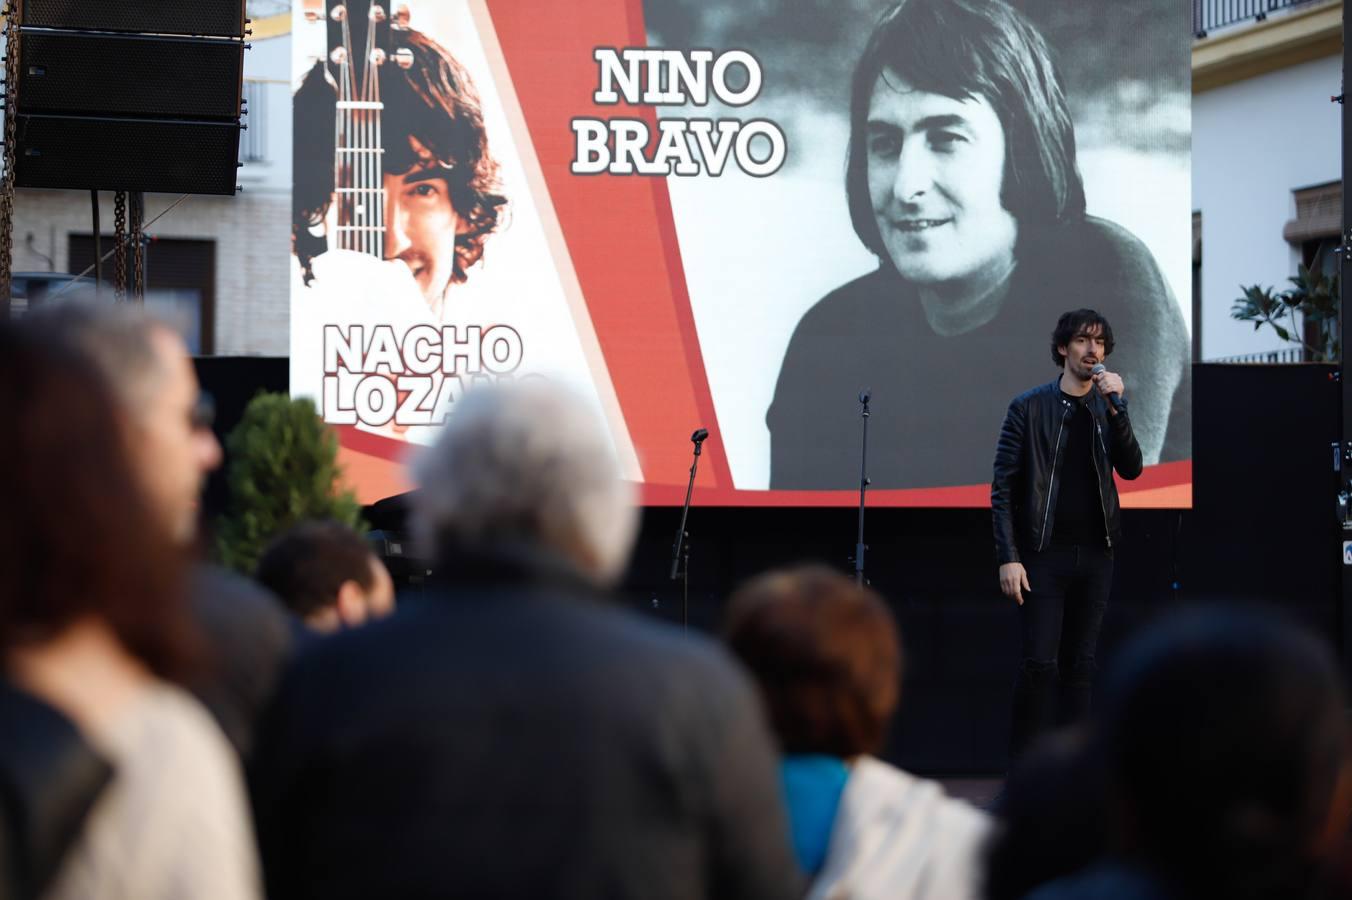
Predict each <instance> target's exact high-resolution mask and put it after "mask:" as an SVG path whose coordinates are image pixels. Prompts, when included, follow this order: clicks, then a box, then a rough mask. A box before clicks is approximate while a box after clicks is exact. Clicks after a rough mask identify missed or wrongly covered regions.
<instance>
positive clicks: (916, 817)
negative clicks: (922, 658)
mask: <svg viewBox="0 0 1352 900" xmlns="http://www.w3.org/2000/svg"><path fill="white" fill-rule="evenodd" d="M724 637H725V639H726V640H727V642H728V645H729V647H730V648H731V649H732V651H733V653H734V654H736V656H737V657H738V658H739V659H740V660H741V661H742V663H743V664H745V665H746V667H747V668H748V669H750V670H751V673H752V675H753V676H754V677H755V679H756V682H757V685H758V686H759V688H760V692H761V696H762V697H763V698H764V700H765V705H766V707H767V709H768V710H769V714H770V721H771V725H772V726H773V728H774V732H775V735H776V737H777V738H778V740H779V746H780V750H781V752H782V753H783V754H784V756H783V762H782V763H781V766H780V771H781V777H782V781H783V786H784V790H785V793H786V796H787V798H788V805H789V819H790V823H791V825H792V833H793V840H794V848H795V850H796V851H797V855H798V860H799V862H800V863H801V864H802V866H803V868H804V869H805V870H806V871H807V872H808V873H809V874H811V875H812V876H814V881H813V884H812V887H811V890H810V891H809V893H808V897H810V898H821V900H824V898H828V897H851V898H855V900H870V898H878V900H882V898H889V900H905V898H912V900H920V898H932V900H962V898H975V897H977V896H978V895H979V892H978V886H979V878H978V875H979V871H980V867H979V860H978V853H979V849H980V846H981V843H982V841H983V840H984V839H985V837H986V834H987V831H988V825H987V820H986V817H985V816H984V815H983V814H982V813H980V812H978V811H977V810H976V809H974V808H972V807H970V806H968V805H967V804H966V803H963V802H961V801H958V800H953V799H950V798H949V797H947V796H945V795H944V792H943V788H942V787H940V786H939V785H938V784H937V783H935V782H932V781H926V780H924V779H921V778H916V777H915V776H913V775H910V774H908V773H906V772H903V771H901V770H900V769H897V768H895V767H893V766H890V765H888V764H887V763H885V762H883V761H882V760H880V759H878V758H877V757H876V756H874V755H873V754H876V753H878V752H879V751H880V750H881V749H882V747H883V744H884V742H885V738H886V735H887V727H888V724H889V723H890V722H891V719H892V715H893V713H894V712H895V711H896V707H897V700H898V696H899V693H900V686H901V643H900V639H899V637H898V635H897V630H896V624H895V622H894V620H893V618H892V614H891V613H890V612H889V611H888V609H887V606H886V605H885V604H884V603H883V601H882V599H881V598H880V597H879V596H878V595H877V594H876V593H874V592H873V591H872V590H870V589H869V588H865V587H860V586H858V585H856V584H855V583H854V582H853V581H851V580H850V579H848V578H846V577H845V576H844V575H841V574H840V573H838V572H835V571H833V570H831V569H827V568H825V567H822V566H801V567H798V568H793V569H787V570H784V571H779V572H771V573H769V574H766V575H762V576H760V577H759V578H755V579H753V580H752V581H751V582H749V583H748V584H746V585H745V586H743V587H742V588H740V589H739V590H738V591H737V592H736V593H735V594H734V595H733V597H732V599H731V601H730V603H729V607H728V613H727V621H726V624H725V625H724Z"/></svg>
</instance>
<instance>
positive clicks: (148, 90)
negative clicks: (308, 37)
mask: <svg viewBox="0 0 1352 900" xmlns="http://www.w3.org/2000/svg"><path fill="white" fill-rule="evenodd" d="M15 5H16V6H17V10H16V11H15V19H14V24H16V25H18V26H19V27H18V31H17V37H18V43H17V46H18V50H19V53H18V60H19V67H18V72H17V75H18V77H17V80H16V87H17V109H16V110H15V112H16V125H17V134H16V138H17V140H16V146H15V166H14V175H15V184H17V185H18V186H20V187H44V188H72V189H86V190H105V191H118V190H125V191H164V192H172V193H206V194H233V193H234V192H235V175H236V169H237V167H238V163H237V160H238V158H239V131H240V113H241V94H242V87H243V84H242V81H243V74H244V49H245V44H244V42H243V32H244V3H243V0H194V2H192V3H183V2H181V0H121V2H117V3H105V2H96V3H90V2H88V0H19V2H17V3H16V4H15Z"/></svg>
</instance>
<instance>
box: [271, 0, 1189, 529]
mask: <svg viewBox="0 0 1352 900" xmlns="http://www.w3.org/2000/svg"><path fill="white" fill-rule="evenodd" d="M1187 16H1188V9H1187V7H1186V5H1185V4H1179V3H1176V2H1171V0H1150V2H1134V3H1129V4H1124V3H1120V2H1118V0H1076V2H1074V3H1066V2H1064V0H1010V2H1001V0H902V2H895V0H893V2H876V0H829V2H828V0H755V2H751V0H648V2H638V0H539V2H529V3H526V2H520V0H438V2H435V3H433V2H430V0H427V2H421V3H419V2H417V0H413V2H409V3H407V4H403V3H394V4H388V3H386V2H384V0H377V2H375V3H371V2H369V0H351V2H339V0H306V2H304V3H300V4H297V6H296V9H295V12H294V17H295V18H294V23H293V31H292V34H293V62H294V68H293V75H294V79H293V82H294V83H293V88H294V121H295V132H294V141H295V160H294V193H293V227H292V285H293V287H292V324H291V381H292V392H293V394H296V395H298V396H309V397H312V398H314V400H315V402H316V405H317V406H318V408H319V409H320V410H321V411H322V414H323V416H324V418H325V420H326V421H328V422H329V423H331V424H332V425H333V426H334V427H335V428H336V429H337V430H338V433H339V436H340V441H341V445H342V461H343V464H344V466H345V467H346V471H347V477H348V479H349V481H350V482H351V483H353V484H354V485H355V486H356V487H357V488H358V492H359V494H360V495H361V497H362V499H364V500H368V501H369V500H374V499H377V498H379V497H382V496H387V495H389V494H393V493H397V492H399V491H401V490H405V489H407V488H408V487H409V485H408V484H407V482H406V481H405V476H404V474H403V471H404V470H403V466H402V463H403V461H404V460H405V459H406V458H407V455H408V454H409V453H410V452H416V450H417V448H418V446H420V445H427V444H429V443H431V442H432V441H433V440H434V439H435V436H436V433H437V429H438V427H439V425H440V424H441V423H442V422H443V421H444V420H445V418H446V416H453V415H454V414H455V404H456V401H457V400H458V399H459V398H460V397H462V396H463V395H464V392H466V391H470V390H474V389H475V388H476V386H479V385H482V384H486V383H490V382H493V381H496V380H500V379H521V378H529V377H545V378H550V379H556V380H559V381H562V382H564V383H566V384H569V385H571V386H573V387H574V388H575V389H576V390H578V391H580V392H581V393H583V394H584V395H585V396H587V397H588V398H590V400H591V401H592V402H593V403H594V404H595V407H596V409H597V411H598V414H599V415H602V416H604V417H605V420H606V421H607V422H608V423H609V427H610V433H611V435H612V437H613V444H614V449H615V453H616V456H617V458H618V460H619V461H620V464H621V467H622V469H623V471H624V473H625V475H626V477H627V478H630V479H632V480H633V481H635V482H636V483H638V484H639V485H640V486H641V489H642V495H643V497H644V499H645V501H646V502H648V503H652V504H668V503H679V502H681V500H682V499H683V498H684V494H685V483H686V479H687V477H688V471H689V468H690V462H691V450H692V447H691V443H690V435H691V433H692V432H693V431H695V430H696V429H697V428H707V429H708V431H709V438H708V440H707V441H706V442H705V444H704V454H703V456H702V458H701V463H700V468H699V476H698V480H697V483H696V492H695V502H697V503H702V504H719V505H763V504H790V505H844V504H852V503H855V502H857V501H858V491H859V484H860V477H861V461H862V455H863V454H862V452H861V451H862V449H863V448H862V440H863V430H864V429H863V426H864V424H865V420H864V417H863V416H862V412H863V409H862V406H861V402H860V397H861V395H863V394H867V396H868V399H869V407H868V413H869V414H868V417H867V426H868V432H867V434H868V459H867V467H868V472H867V474H868V477H869V479H870V482H871V487H870V495H869V496H870V502H871V503H875V504H885V505H886V504H890V505H908V506H983V505H987V504H988V503H989V493H990V489H989V483H990V478H991V462H992V458H993V455H994V449H995V442H996V437H997V435H998V433H999V430H1000V426H1001V422H1002V420H1003V417H1004V414H1005V410H1006V408H1007V406H1008V404H1009V401H1010V400H1011V399H1012V398H1013V397H1014V396H1015V395H1016V394H1018V393H1021V392H1022V391H1024V390H1027V389H1030V388H1033V387H1036V386H1038V385H1042V384H1046V383H1048V382H1050V381H1052V380H1053V379H1054V378H1056V377H1057V376H1058V373H1059V369H1058V366H1057V363H1056V359H1057V357H1056V351H1055V348H1054V347H1053V346H1052V342H1051V332H1052V329H1053V327H1054V325H1055V324H1056V320H1057V318H1058V316H1059V315H1060V314H1061V313H1063V312H1065V311H1067V310H1071V309H1076V308H1081V307H1088V308H1093V309H1096V310H1098V311H1099V312H1101V313H1103V314H1104V315H1105V316H1106V317H1107V319H1108V321H1109V323H1110V324H1111V326H1112V328H1113V332H1114V336H1115V347H1114V349H1113V352H1112V353H1111V354H1110V355H1109V356H1108V358H1107V359H1106V360H1105V361H1104V362H1105V363H1106V365H1107V366H1108V368H1109V369H1110V370H1111V371H1114V372H1117V373H1119V374H1120V375H1121V376H1122V378H1123V380H1124V383H1125V385H1126V392H1125V393H1126V396H1127V399H1128V402H1129V406H1130V415H1131V418H1132V422H1133V425H1134V428H1135V431H1136V434H1137V437H1138V439H1139V441H1140V443H1141V446H1142V450H1143V452H1144V455H1145V461H1146V464H1147V468H1146V471H1145V473H1144V474H1143V475H1142V477H1141V478H1139V479H1137V480H1136V481H1133V482H1122V483H1120V488H1121V492H1122V500H1123V505H1125V506H1166V507H1174V506H1188V505H1190V504H1191V481H1192V473H1191V462H1190V460H1191V434H1190V427H1191V417H1190V397H1191V386H1190V378H1189V346H1190V340H1189V332H1190V328H1191V323H1190V310H1191V306H1190V303H1188V302H1187V301H1188V293H1189V289H1190V284H1191V278H1190V269H1189V267H1190V265H1191V255H1190V235H1191V232H1190V228H1191V225H1190V174H1189V166H1190V159H1189V147H1190V111H1189V102H1190V90H1189V25H1188V21H1187Z"/></svg>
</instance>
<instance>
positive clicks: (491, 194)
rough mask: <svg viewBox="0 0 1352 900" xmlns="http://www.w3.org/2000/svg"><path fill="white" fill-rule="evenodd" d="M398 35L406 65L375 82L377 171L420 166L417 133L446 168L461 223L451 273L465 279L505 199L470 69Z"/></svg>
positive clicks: (425, 40)
mask: <svg viewBox="0 0 1352 900" xmlns="http://www.w3.org/2000/svg"><path fill="white" fill-rule="evenodd" d="M399 34H400V35H401V36H402V41H400V43H399V47H400V48H401V49H402V48H407V49H408V50H409V51H411V52H412V54H413V65H412V66H410V67H409V68H408V69H406V70H405V69H400V67H398V66H392V67H391V69H392V71H393V72H395V73H398V74H399V75H402V77H391V78H386V79H384V80H383V82H382V84H381V89H382V92H383V93H382V96H381V100H383V101H384V103H385V113H384V115H383V116H382V117H381V128H382V129H383V130H384V133H383V135H382V141H383V144H384V148H385V157H384V171H385V172H386V173H387V174H390V175H404V174H406V173H407V172H409V171H410V170H412V169H413V168H414V167H415V166H416V165H418V164H419V162H420V161H419V159H418V157H417V155H416V154H415V153H414V152H413V150H412V148H411V146H410V144H409V139H410V138H417V139H418V141H419V143H421V144H422V145H423V146H425V147H426V148H427V149H428V150H429V151H431V153H432V156H433V158H434V159H435V160H436V164H438V165H440V166H442V167H443V168H445V169H446V170H447V173H446V183H447V186H448V187H449V189H450V196H451V206H452V208H454V209H455V213H456V216H458V217H459V219H460V223H461V228H462V230H461V232H460V233H459V234H457V235H456V237H455V272H454V274H453V275H452V276H451V281H453V282H455V283H457V284H458V283H460V282H463V281H464V280H465V278H466V275H465V270H467V269H468V268H469V267H470V266H472V265H474V264H475V263H476V262H478V261H479V258H480V257H481V256H483V253H484V241H485V240H486V239H487V238H488V235H489V234H491V233H492V232H493V230H494V229H496V228H497V227H498V217H499V215H500V214H501V212H502V208H503V206H504V205H505V204H506V203H507V198H506V197H504V196H503V195H502V194H501V193H499V191H501V185H500V184H499V183H498V164H497V162H496V161H495V160H494V159H493V157H492V156H491V155H489V152H488V136H487V134H486V133H485V132H484V115H483V107H482V104H481V103H480V100H479V93H478V91H476V90H475V89H474V82H473V80H471V78H470V77H469V72H467V71H466V70H465V67H464V66H462V65H461V64H460V62H459V61H458V60H457V59H456V58H455V57H454V56H452V55H451V54H450V52H449V51H448V50H446V49H445V48H444V47H442V46H441V45H440V44H438V43H437V42H436V41H434V40H432V39H431V38H429V37H428V36H427V35H425V34H423V33H422V32H420V31H414V30H411V29H410V30H408V31H404V32H399Z"/></svg>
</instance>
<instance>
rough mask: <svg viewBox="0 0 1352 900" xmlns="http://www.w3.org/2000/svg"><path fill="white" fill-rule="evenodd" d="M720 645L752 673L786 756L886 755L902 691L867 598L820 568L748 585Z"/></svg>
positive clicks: (897, 662) (894, 645)
mask: <svg viewBox="0 0 1352 900" xmlns="http://www.w3.org/2000/svg"><path fill="white" fill-rule="evenodd" d="M724 636H725V638H726V639H727V642H728V645H729V646H730V647H731V649H732V651H733V653H734V654H736V655H737V656H738V657H739V658H740V659H741V661H742V662H743V663H744V664H745V665H746V666H747V668H749V669H750V670H751V673H752V674H753V675H754V676H755V678H756V681H757V682H758V683H759V685H760V689H761V693H762V695H763V697H764V698H765V702H766V707H767V709H768V711H769V714H770V721H771V724H772V725H773V727H774V730H775V733H776V735H777V736H778V738H779V743H780V748H781V749H782V750H783V751H784V752H785V753H816V754H829V755H832V756H839V757H842V758H849V757H853V756H857V755H859V754H861V753H875V752H877V751H878V750H880V749H881V748H882V745H883V743H884V740H885V738H886V735H887V725H888V722H889V720H890V719H891V717H892V713H893V712H894V711H895V710H896V707H897V699H898V695H899V693H900V690H901V642H900V639H899V637H898V634H897V629H896V624H895V622H894V621H893V618H892V614H891V612H889V611H888V609H887V606H886V604H884V603H883V601H882V599H881V598H880V597H879V596H878V595H877V594H876V593H874V592H873V591H872V590H870V589H868V588H864V587H859V586H858V585H856V584H855V583H854V581H853V580H852V579H850V578H847V577H845V576H844V575H841V574H840V573H838V572H836V571H834V570H832V569H829V568H826V567H825V566H801V567H798V568H792V569H786V570H783V571H778V572H770V573H768V574H765V575H761V576H759V577H758V578H755V579H752V580H751V581H750V582H748V583H747V584H745V585H744V586H742V587H741V588H740V589H739V590H738V591H737V592H736V593H735V594H734V595H733V597H732V600H731V602H730V605H729V609H728V615H727V622H726V625H725V628H724Z"/></svg>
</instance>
